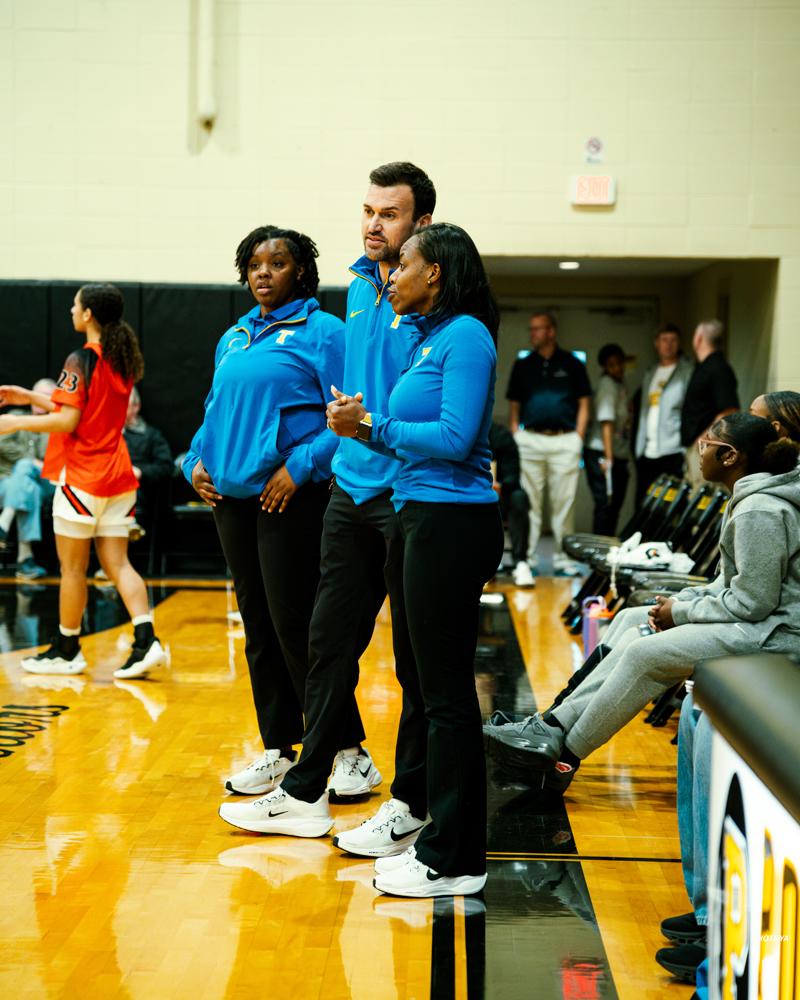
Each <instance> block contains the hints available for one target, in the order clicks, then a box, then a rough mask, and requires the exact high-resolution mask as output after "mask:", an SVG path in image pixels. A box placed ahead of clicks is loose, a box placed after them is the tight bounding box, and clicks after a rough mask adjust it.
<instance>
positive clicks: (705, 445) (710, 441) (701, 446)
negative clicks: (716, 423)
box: [697, 438, 739, 455]
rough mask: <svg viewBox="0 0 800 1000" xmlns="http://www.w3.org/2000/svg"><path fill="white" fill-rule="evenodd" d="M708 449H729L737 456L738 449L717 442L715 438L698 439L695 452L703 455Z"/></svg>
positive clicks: (723, 442) (724, 442)
mask: <svg viewBox="0 0 800 1000" xmlns="http://www.w3.org/2000/svg"><path fill="white" fill-rule="evenodd" d="M709 448H730V450H731V451H733V452H736V454H737V455H738V454H739V449H738V448H734V447H733V445H732V444H728V442H727V441H717V440H716V438H699V439H698V441H697V450H698V451H699V452H700V454H701V455H705V453H706V451H707V450H708V449H709Z"/></svg>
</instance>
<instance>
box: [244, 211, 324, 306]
mask: <svg viewBox="0 0 800 1000" xmlns="http://www.w3.org/2000/svg"><path fill="white" fill-rule="evenodd" d="M269 240H283V242H284V243H285V244H286V249H287V250H288V251H289V253H290V254H291V256H292V260H293V261H294V262H295V264H296V265H297V267H298V269H299V268H300V267H301V266H302V267H303V268H304V270H303V273H302V274H301V275H300V277H299V278H298V279H297V284H298V291H299V298H301V299H310V298H313V297H314V296H315V295H316V294H317V288H318V287H319V272H318V271H317V257H319V251H318V250H317V245H316V243H315V242H314V241H313V240H312V239H311V238H310V237H309V236H306V235H305V234H304V233H298V232H297V231H296V230H295V229H281V228H280V227H279V226H259V227H258V228H257V229H254V230H253V231H252V232H251V233H248V234H247V236H245V238H244V239H243V240H242V242H241V243H240V244H239V246H238V247H237V248H236V258H235V265H236V270H237V271H238V272H239V284H240V285H246V284H247V266H248V264H249V263H250V258H251V257H252V256H253V251H254V250H255V248H256V247H257V246H259V244H261V243H266V242H267V241H269Z"/></svg>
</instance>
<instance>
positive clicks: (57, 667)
mask: <svg viewBox="0 0 800 1000" xmlns="http://www.w3.org/2000/svg"><path fill="white" fill-rule="evenodd" d="M52 643H53V645H52V646H51V647H50V648H49V649H47V650H45V651H44V653H39V655H38V656H27V657H26V658H25V659H24V660H22V661H21V662H20V666H21V667H22V669H23V670H27V671H28V673H29V674H79V673H80V672H81V671H82V670H85V669H86V660H85V659H84V657H83V653H82V652H81V649H80V646H79V647H78V650H77V652H76V653H75V655H74V656H73V657H72V659H68V658H67V657H66V656H64V654H63V653H62V651H61V644H60V643H59V640H58V638H55V639H53V640H52Z"/></svg>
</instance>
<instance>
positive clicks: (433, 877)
mask: <svg viewBox="0 0 800 1000" xmlns="http://www.w3.org/2000/svg"><path fill="white" fill-rule="evenodd" d="M441 877H442V876H441V875H439V874H437V873H436V872H432V871H427V872H425V878H426V879H427V880H428V881H429V882H438V881H439V879H440V878H441Z"/></svg>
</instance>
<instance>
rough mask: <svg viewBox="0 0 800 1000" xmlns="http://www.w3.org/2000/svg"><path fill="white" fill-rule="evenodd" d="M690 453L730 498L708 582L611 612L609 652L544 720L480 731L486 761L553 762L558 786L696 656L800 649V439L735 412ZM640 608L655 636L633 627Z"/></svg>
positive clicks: (545, 765) (684, 673)
mask: <svg viewBox="0 0 800 1000" xmlns="http://www.w3.org/2000/svg"><path fill="white" fill-rule="evenodd" d="M700 452H701V469H702V473H703V477H704V479H705V480H707V481H708V482H712V483H721V484H722V485H724V486H726V487H727V488H728V489H729V490H730V491H731V493H732V494H733V495H732V498H731V500H730V502H729V504H728V507H727V509H726V512H725V516H724V519H723V522H722V527H721V530H720V554H721V559H720V565H721V571H720V574H719V576H718V577H717V579H716V580H714V582H713V583H711V584H709V585H707V586H701V587H687V588H685V589H684V590H682V591H680V592H679V593H678V594H676V595H675V596H674V597H671V598H669V599H666V598H658V605H657V606H655V607H650V608H630V609H628V610H625V611H621V612H620V613H619V614H618V615H617V616H616V618H615V620H614V622H613V623H612V625H611V628H610V629H609V631H608V632H607V634H606V636H605V637H604V643H605V645H606V646H609V647H610V652H609V653H608V655H607V656H606V657H605V658H604V659H603V660H601V661H600V662H599V663H598V664H597V666H596V667H595V669H594V670H593V671H592V672H591V673H590V674H589V676H588V677H587V678H586V679H585V680H584V681H583V682H582V683H581V684H580V685H579V686H578V687H577V688H576V689H575V691H573V693H572V694H570V695H569V696H568V697H567V698H565V699H564V701H563V702H562V703H561V704H560V705H559V706H557V707H554V708H553V709H552V711H550V712H548V713H547V716H548V717H547V718H546V719H545V718H543V717H542V715H541V714H540V713H537V714H536V715H533V716H530V717H529V718H528V719H526V720H524V721H523V722H520V723H511V724H508V725H505V726H486V727H484V734H485V742H486V745H487V749H488V751H489V752H490V753H491V754H492V756H493V757H495V758H496V759H498V760H500V761H502V762H505V763H507V764H514V765H516V766H520V765H522V766H527V767H529V768H530V769H533V770H538V771H549V770H552V769H553V768H555V767H556V765H557V769H558V770H559V772H560V773H561V774H562V775H563V776H564V779H565V786H564V787H566V784H568V780H567V779H571V777H572V776H574V772H575V770H576V769H577V767H578V766H579V764H580V762H581V760H583V759H584V758H586V757H588V756H589V754H591V753H592V752H593V751H594V750H596V749H597V748H598V747H600V746H602V745H603V744H604V743H606V742H607V741H608V740H609V739H611V737H612V736H613V735H614V733H616V732H618V731H619V730H620V729H621V728H622V727H623V726H624V725H626V724H627V723H628V722H630V721H631V719H633V718H634V717H635V716H636V715H637V713H638V712H640V711H641V710H642V709H643V708H644V707H645V706H646V705H647V704H648V702H650V701H652V700H653V699H655V698H657V697H658V696H659V695H661V694H662V693H663V692H664V691H666V690H667V689H668V688H669V687H671V686H672V685H674V684H677V683H679V682H680V681H682V680H685V679H686V678H687V677H689V676H690V674H691V673H692V671H693V670H694V665H695V663H697V661H698V660H701V659H705V658H706V657H710V656H724V655H728V654H734V653H750V652H753V651H755V650H758V649H763V650H767V651H774V652H781V653H788V654H794V655H797V654H800V625H798V622H799V621H800V472H799V471H798V469H797V458H798V454H800V445H798V444H797V443H795V442H793V441H791V440H789V439H788V438H780V439H779V438H778V434H777V432H776V430H775V428H774V427H773V426H772V425H771V424H770V423H769V422H768V421H766V420H763V419H762V418H760V417H755V416H752V415H750V414H744V413H737V414H732V415H730V416H728V417H725V418H724V419H723V420H720V421H719V422H718V423H716V424H714V426H713V427H712V429H711V432H710V433H709V436H707V437H706V438H705V439H703V440H702V441H701V445H700ZM645 615H649V620H650V622H651V623H652V625H653V627H654V628H655V629H656V632H655V634H651V635H644V636H643V635H642V633H641V631H640V629H639V628H638V627H634V626H638V625H639V624H641V623H642V622H643V621H644V616H645Z"/></svg>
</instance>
